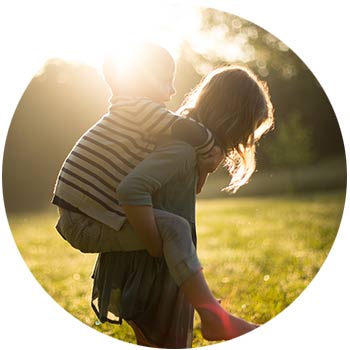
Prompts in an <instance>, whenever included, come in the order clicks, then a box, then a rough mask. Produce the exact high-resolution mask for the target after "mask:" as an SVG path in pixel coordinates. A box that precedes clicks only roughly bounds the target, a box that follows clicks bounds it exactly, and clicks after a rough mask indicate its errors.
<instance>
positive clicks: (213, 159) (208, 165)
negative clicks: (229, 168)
mask: <svg viewBox="0 0 350 350" xmlns="http://www.w3.org/2000/svg"><path fill="white" fill-rule="evenodd" d="M223 159H224V152H223V151H222V149H221V148H220V147H219V146H214V147H213V148H212V150H211V151H210V153H209V154H208V155H207V156H205V157H203V156H202V157H199V158H198V167H199V169H201V171H203V172H207V173H212V172H214V171H215V170H216V168H217V167H218V166H219V165H220V163H221V162H222V161H223Z"/></svg>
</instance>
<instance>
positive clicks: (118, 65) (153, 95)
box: [103, 43, 175, 103]
mask: <svg viewBox="0 0 350 350" xmlns="http://www.w3.org/2000/svg"><path fill="white" fill-rule="evenodd" d="M103 74H104V77H105V80H106V82H107V83H108V85H109V87H110V89H111V91H112V93H113V95H126V96H138V97H148V98H150V99H152V100H154V101H156V102H160V103H163V102H166V101H168V100H170V97H171V96H172V95H173V94H174V93H175V90H174V86H173V82H174V74H175V62H174V60H173V58H172V57H171V55H170V54H169V52H168V51H167V50H165V49H164V48H163V47H161V46H158V45H156V44H152V43H142V44H139V45H135V46H133V47H128V48H124V49H121V50H119V53H118V54H116V55H115V56H113V57H110V58H109V59H107V60H106V61H105V63H104V65H103Z"/></svg>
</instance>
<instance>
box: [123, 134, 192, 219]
mask: <svg viewBox="0 0 350 350" xmlns="http://www.w3.org/2000/svg"><path fill="white" fill-rule="evenodd" d="M196 181H197V170H196V153H195V151H194V149H193V147H191V146H190V145H189V144H187V143H184V142H181V141H173V140H168V141H166V142H164V143H163V144H162V145H160V146H158V147H157V148H156V149H155V150H154V151H153V152H152V153H151V154H150V155H149V156H148V157H147V158H146V159H145V160H144V161H142V162H141V163H140V164H139V165H138V166H137V167H136V168H135V169H134V170H133V171H132V172H131V173H130V174H129V175H127V176H126V177H125V178H124V179H123V181H122V182H121V183H120V185H119V186H118V188H117V198H118V200H119V202H120V204H122V205H142V206H144V205H146V206H153V207H155V208H158V209H163V210H167V211H169V212H171V213H174V214H177V215H180V216H182V217H184V218H185V219H187V220H188V221H189V222H190V223H194V222H195V200H196Z"/></svg>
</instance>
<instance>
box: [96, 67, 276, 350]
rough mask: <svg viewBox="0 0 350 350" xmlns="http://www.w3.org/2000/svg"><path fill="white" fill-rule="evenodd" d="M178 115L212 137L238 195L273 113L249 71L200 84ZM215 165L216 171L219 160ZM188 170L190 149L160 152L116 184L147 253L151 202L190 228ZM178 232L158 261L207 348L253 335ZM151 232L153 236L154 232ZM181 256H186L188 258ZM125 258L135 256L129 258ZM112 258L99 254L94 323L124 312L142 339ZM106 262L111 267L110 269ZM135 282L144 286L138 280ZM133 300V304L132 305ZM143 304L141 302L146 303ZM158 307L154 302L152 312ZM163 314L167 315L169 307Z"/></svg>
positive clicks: (222, 73)
mask: <svg viewBox="0 0 350 350" xmlns="http://www.w3.org/2000/svg"><path fill="white" fill-rule="evenodd" d="M180 111H181V113H182V114H183V115H186V116H190V117H192V118H194V119H196V120H199V121H201V122H202V123H203V124H204V125H205V126H206V127H208V128H209V129H210V130H212V132H213V134H214V135H215V138H216V141H217V142H218V143H219V144H220V146H221V148H222V149H223V150H224V151H225V165H226V167H227V168H228V170H229V172H230V174H231V175H232V178H231V181H230V184H229V186H228V187H227V190H229V191H232V192H235V191H237V189H238V188H239V187H240V186H241V185H242V184H244V183H246V182H247V181H248V180H249V178H250V176H251V174H252V173H253V171H254V169H255V142H256V141H257V140H259V138H260V137H261V136H262V135H263V134H264V133H266V132H267V131H269V130H270V129H271V128H272V126H273V108H272V104H271V101H270V97H269V95H268V90H267V87H266V86H265V84H263V83H262V82H260V81H259V80H258V79H257V77H255V76H254V74H253V73H252V72H250V71H249V70H247V69H243V68H240V67H226V68H222V69H218V70H215V71H214V72H213V73H211V74H209V75H208V76H207V77H206V78H205V79H204V80H203V82H202V83H201V84H199V86H198V87H197V89H195V90H194V91H193V92H192V94H191V95H190V96H189V97H188V99H187V100H186V101H185V103H184V105H183V107H182V108H181V109H180ZM217 160H218V162H217V164H216V165H218V163H219V161H220V159H217ZM193 163H195V159H194V158H193V157H192V155H191V152H189V150H188V148H186V147H185V148H184V147H183V146H181V147H180V146H178V145H172V144H170V145H167V144H165V146H160V147H159V148H158V149H157V150H156V151H155V152H153V153H152V154H151V155H150V156H149V157H148V158H147V159H146V160H144V161H143V162H141V163H140V164H139V165H138V166H137V167H136V168H135V169H134V170H133V171H132V172H131V173H130V174H128V176H126V177H125V178H124V179H123V181H122V182H121V183H120V185H119V187H118V190H117V193H118V199H119V201H120V204H121V205H122V207H123V208H124V210H125V212H126V214H127V217H128V220H129V222H130V224H131V225H132V227H133V228H134V229H135V231H136V233H137V235H136V236H138V237H141V240H142V238H143V240H144V241H145V242H149V246H150V247H152V244H153V242H155V243H154V245H155V246H157V244H158V243H157V240H155V239H154V237H156V236H157V233H156V232H155V233H153V234H152V232H151V233H150V231H151V229H150V231H148V230H145V227H147V226H150V225H149V224H148V223H149V222H152V221H154V217H153V211H152V210H151V209H152V205H153V204H154V203H153V202H156V205H157V206H158V207H162V209H165V210H168V211H171V212H172V213H175V214H177V215H181V216H183V217H184V218H186V219H187V221H188V222H189V223H190V224H194V200H195V199H194V196H192V194H191V191H190V190H189V188H190V187H191V186H192V185H193V186H194V184H193V183H192V182H191V181H193V178H194V177H195V173H194V171H193V169H194V168H195V164H193ZM214 167H215V166H214ZM180 186H181V187H180ZM162 191H163V192H164V193H163V192H162ZM178 224H182V227H181V229H180V230H179V231H180V232H182V240H181V239H180V240H178V245H177V244H173V245H169V244H168V242H164V246H163V252H164V258H165V260H166V262H167V266H168V268H169V271H170V273H171V275H172V277H173V278H174V280H175V282H176V283H177V285H178V286H179V288H180V290H181V291H182V292H183V294H184V295H185V297H186V299H187V300H188V301H189V302H190V303H191V304H192V305H193V307H194V308H195V309H196V310H197V311H198V313H199V316H200V318H201V331H202V334H203V336H204V338H206V339H208V340H223V339H232V338H234V337H237V336H240V335H242V334H244V333H246V332H249V331H251V330H252V329H254V328H256V325H253V324H250V323H248V322H245V321H244V320H241V319H239V318H237V317H235V316H233V315H231V314H230V313H228V312H227V311H226V310H224V309H223V308H222V307H221V305H220V304H219V303H218V302H217V301H216V299H215V298H214V297H213V295H212V294H211V292H210V290H209V288H208V285H207V283H206V281H205V278H204V275H203V273H202V271H201V267H200V265H199V264H198V263H197V261H196V260H195V258H194V257H193V255H192V253H193V250H191V249H189V248H188V245H186V242H187V241H188V237H189V236H190V234H191V229H190V227H189V225H188V224H187V228H186V225H185V222H183V223H181V222H178ZM154 230H155V231H156V227H155V228H154ZM176 230H177V228H176V226H175V225H173V227H172V231H173V233H174V232H175V231H176ZM184 245H185V246H184ZM184 247H185V248H184ZM134 248H135V249H133V247H132V245H131V246H130V247H129V250H130V251H132V250H137V249H138V247H136V246H134ZM150 249H151V248H150ZM155 249H157V248H155ZM186 249H189V250H188V251H186ZM125 251H127V249H126V250H125ZM183 251H185V252H186V254H187V257H186V254H185V255H184V257H183V259H182V260H181V259H179V258H178V257H179V256H180V255H181V254H183ZM130 254H131V256H133V255H132V254H134V255H135V253H130ZM118 256H121V253H120V254H119V253H113V255H106V254H101V256H100V259H99V261H98V263H97V268H96V270H95V271H96V274H95V283H94V298H95V299H96V298H98V299H100V300H99V302H98V304H99V305H101V306H103V307H102V309H103V310H102V309H101V308H100V316H101V313H102V316H104V317H106V315H107V313H105V311H106V310H107V311H111V312H112V313H113V310H114V311H115V310H123V311H122V312H121V315H120V314H119V316H120V317H123V312H124V313H125V314H127V317H126V316H125V318H126V319H127V320H128V322H129V321H131V322H130V324H132V325H133V327H134V329H136V331H137V332H138V333H140V332H141V334H143V335H144V336H147V335H146V334H145V329H148V332H149V328H147V325H148V324H149V322H142V321H140V320H139V316H138V315H137V314H133V312H131V314H128V313H127V310H128V303H126V302H123V301H122V300H124V299H123V295H124V294H125V295H128V298H129V299H128V300H129V302H130V301H131V300H134V299H136V298H137V296H138V293H139V292H138V291H137V290H136V291H135V289H136V288H134V289H132V288H131V287H130V285H132V283H136V282H134V281H132V280H130V279H129V280H128V281H127V282H125V284H123V283H121V282H120V281H121V279H120V275H121V274H124V275H126V276H128V273H127V271H124V269H127V268H123V267H120V266H119V265H118V266H117V265H113V264H111V261H114V259H116V260H115V261H117V260H118ZM123 259H125V255H124V257H123ZM104 261H109V263H105V262H104ZM141 265H142V266H141ZM144 265H145V264H143V263H140V264H139V265H138V267H136V268H135V262H134V261H133V263H132V270H131V272H132V274H135V273H137V271H138V270H139V269H140V270H142V269H144ZM131 272H130V273H131ZM146 274H147V273H146ZM135 279H136V280H138V281H140V280H143V275H141V276H137V278H135ZM109 282H110V284H109ZM117 287H118V288H117ZM141 287H142V288H143V289H142V293H143V297H144V295H146V296H147V295H148V298H150V299H152V295H153V294H154V292H149V293H148V294H147V289H148V288H150V287H148V286H147V285H142V286H141ZM116 288H117V289H116ZM139 289H140V288H139ZM112 291H114V292H112ZM132 293H134V294H133V295H135V298H131V297H130V294H132ZM164 293H165V292H164ZM160 294H162V293H160ZM107 295H114V296H115V295H120V296H121V297H120V299H118V300H112V299H111V300H110V299H109V297H107ZM148 298H145V297H144V299H147V300H150V299H148ZM106 299H107V300H106ZM143 303H145V304H142V303H140V305H137V309H140V310H143V309H145V310H148V309H152V306H151V305H148V304H149V302H147V301H144V302H143ZM156 303H157V301H155V302H154V303H153V305H156ZM154 307H156V306H154ZM167 307H169V308H170V307H171V305H168V306H167ZM101 310H102V311H101ZM118 312H119V311H118ZM160 313H161V312H160ZM142 319H143V320H144V319H146V320H147V319H148V318H147V317H142ZM163 322H166V320H164V321H163ZM158 345H159V344H158Z"/></svg>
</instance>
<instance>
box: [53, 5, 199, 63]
mask: <svg viewBox="0 0 350 350" xmlns="http://www.w3.org/2000/svg"><path fill="white" fill-rule="evenodd" d="M102 4H103V3H101V6H99V7H96V6H95V7H92V6H89V5H88V4H82V5H81V8H82V17H81V18H79V26H77V24H76V23H75V22H74V21H69V20H68V21H66V23H64V26H62V29H61V32H60V36H61V38H60V39H61V40H57V41H56V44H57V45H56V47H54V48H53V50H51V52H52V53H53V56H56V57H60V58H63V59H67V60H74V61H80V62H84V63H87V64H90V65H93V66H95V67H100V66H101V64H102V61H103V59H104V57H105V56H106V55H108V54H110V53H111V52H112V51H113V50H116V49H118V47H119V46H121V45H123V46H124V45H125V44H127V45H129V44H130V43H132V42H134V43H135V42H137V41H142V40H144V41H151V42H154V43H157V44H159V45H162V46H164V47H165V48H166V49H167V50H169V52H170V53H171V54H172V55H173V56H174V58H175V59H176V57H177V55H178V50H179V47H180V45H181V42H182V41H183V39H184V38H185V37H190V36H191V35H192V34H193V33H194V31H195V30H197V29H198V26H199V25H200V15H199V9H198V8H195V7H194V6H189V5H187V6H186V5H184V4H182V5H181V4H179V3H178V2H174V3H173V4H172V3H171V2H166V3H164V2H162V1H159V0H158V1H148V2H141V1H138V2H137V3H135V1H123V2H120V1H118V2H113V3H111V4H110V7H106V6H103V5H102ZM62 39H63V40H62Z"/></svg>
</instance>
